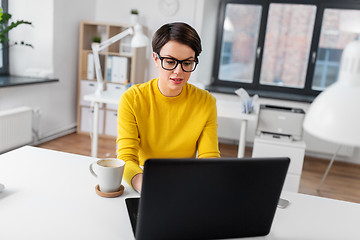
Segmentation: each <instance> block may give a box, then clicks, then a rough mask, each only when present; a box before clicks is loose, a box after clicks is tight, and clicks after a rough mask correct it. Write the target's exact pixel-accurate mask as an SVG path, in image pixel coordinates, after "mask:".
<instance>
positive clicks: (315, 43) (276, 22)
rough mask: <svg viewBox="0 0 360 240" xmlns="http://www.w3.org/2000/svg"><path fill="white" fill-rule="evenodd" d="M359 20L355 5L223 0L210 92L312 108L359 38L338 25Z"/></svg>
mask: <svg viewBox="0 0 360 240" xmlns="http://www.w3.org/2000/svg"><path fill="white" fill-rule="evenodd" d="M358 14H360V2H359V1H357V2H356V1H353V0H342V1H335V0H323V1H318V0H291V1H290V0H288V1H287V0H281V1H280V0H276V1H275V0H223V1H222V2H221V6H220V14H219V22H218V28H219V29H218V31H217V32H218V33H219V34H218V35H217V43H216V51H215V60H214V72H213V79H214V81H213V83H212V86H211V87H210V89H211V90H215V91H216V90H217V89H221V91H223V90H224V89H225V88H227V89H228V90H227V91H228V92H234V90H235V89H237V88H240V87H243V88H245V89H246V90H248V91H249V92H250V93H257V94H259V95H260V96H265V97H273V98H280V99H289V100H300V101H309V102H311V101H312V100H313V99H314V97H316V96H317V95H318V94H319V93H320V92H321V91H322V90H324V89H325V88H326V87H328V86H329V85H331V84H332V83H334V82H336V81H337V77H338V72H339V67H340V61H341V54H342V51H343V49H344V48H345V47H346V45H347V44H348V43H349V42H350V41H353V40H355V39H356V38H357V37H358V36H359V34H360V33H350V32H346V31H344V30H342V29H341V26H342V25H344V24H343V23H342V19H345V20H346V23H349V22H351V18H352V16H354V15H358ZM356 24H358V23H356ZM345 25H346V24H345Z"/></svg>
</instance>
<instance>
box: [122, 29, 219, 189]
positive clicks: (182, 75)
mask: <svg viewBox="0 0 360 240" xmlns="http://www.w3.org/2000/svg"><path fill="white" fill-rule="evenodd" d="M152 47H153V59H154V62H155V65H156V67H157V69H158V72H159V77H158V78H155V79H152V80H150V81H149V82H146V83H143V84H138V85H135V86H133V87H131V88H129V89H128V90H127V91H126V92H125V93H124V94H123V95H122V97H121V99H120V103H119V109H118V138H117V145H118V149H117V157H118V158H119V159H122V160H124V161H125V162H126V164H125V171H124V179H125V181H126V182H127V183H128V184H129V185H130V186H132V187H133V188H134V189H135V190H136V191H138V192H139V193H140V192H141V186H142V173H143V170H142V168H141V167H140V166H143V165H144V162H145V160H146V159H149V158H194V157H196V154H197V155H198V157H199V158H209V157H220V152H219V148H218V139H217V111H216V102H215V98H214V97H213V96H212V95H211V94H210V93H209V92H207V91H205V90H202V89H199V88H197V87H195V86H193V85H191V84H189V83H187V81H188V80H189V78H190V75H191V72H193V71H194V70H195V68H196V66H197V64H198V56H199V54H200V52H201V41H200V37H199V35H198V34H197V32H196V31H195V30H194V29H193V28H192V27H191V26H189V25H188V24H186V23H180V22H176V23H171V24H165V25H164V26H162V27H161V28H159V29H158V30H157V31H156V32H155V34H154V36H153V40H152Z"/></svg>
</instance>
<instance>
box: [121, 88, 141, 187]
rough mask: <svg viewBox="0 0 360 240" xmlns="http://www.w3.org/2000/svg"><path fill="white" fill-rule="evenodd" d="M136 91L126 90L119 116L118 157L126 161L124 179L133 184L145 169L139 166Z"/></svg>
mask: <svg viewBox="0 0 360 240" xmlns="http://www.w3.org/2000/svg"><path fill="white" fill-rule="evenodd" d="M133 102H134V92H133V91H131V90H130V89H129V90H128V91H127V92H125V93H124V94H123V95H122V97H121V99H120V103H119V108H118V117H117V131H118V137H117V158H119V159H122V160H123V161H125V170H124V176H123V178H124V180H125V181H126V182H127V183H128V184H129V185H130V186H132V185H131V180H132V178H133V177H134V176H135V175H136V174H139V173H142V172H143V170H142V169H141V168H140V167H139V143H140V138H139V132H138V128H137V122H136V116H135V111H134V109H133V106H134V105H133Z"/></svg>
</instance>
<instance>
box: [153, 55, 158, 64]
mask: <svg viewBox="0 0 360 240" xmlns="http://www.w3.org/2000/svg"><path fill="white" fill-rule="evenodd" d="M153 59H154V62H155V63H156V61H157V60H158V57H157V54H156V52H153Z"/></svg>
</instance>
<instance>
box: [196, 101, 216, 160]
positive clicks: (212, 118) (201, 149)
mask: <svg viewBox="0 0 360 240" xmlns="http://www.w3.org/2000/svg"><path fill="white" fill-rule="evenodd" d="M207 107H208V108H209V113H210V114H209V118H208V120H207V121H206V125H205V127H204V129H203V131H202V133H201V135H200V138H199V141H198V157H199V158H212V157H220V151H219V144H218V136H217V127H218V125H217V109H216V100H215V98H214V97H211V98H210V101H209V104H208V106H207Z"/></svg>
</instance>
